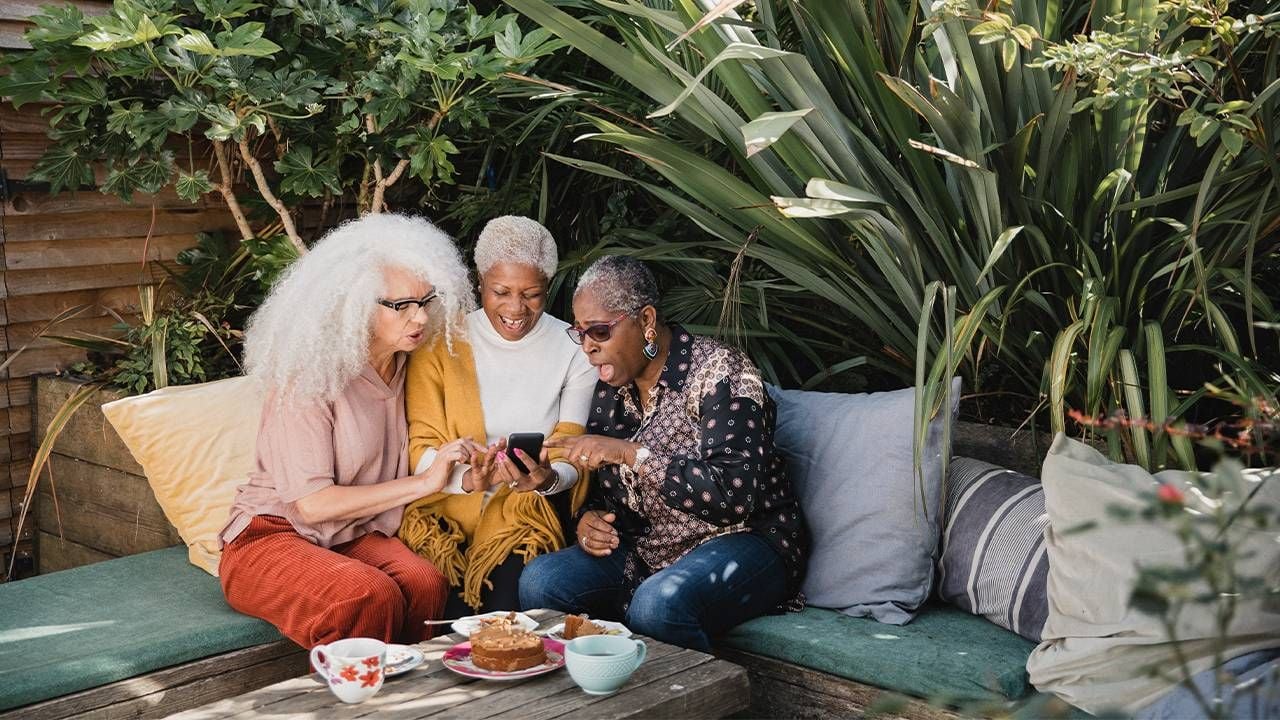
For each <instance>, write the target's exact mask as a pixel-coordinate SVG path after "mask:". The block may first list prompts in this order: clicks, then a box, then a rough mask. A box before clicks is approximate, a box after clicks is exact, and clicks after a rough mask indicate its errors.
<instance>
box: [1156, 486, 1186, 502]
mask: <svg viewBox="0 0 1280 720" xmlns="http://www.w3.org/2000/svg"><path fill="white" fill-rule="evenodd" d="M1156 497H1158V498H1160V502H1162V503H1168V504H1169V505H1181V504H1182V501H1183V495H1182V491H1181V490H1179V489H1178V488H1176V487H1174V486H1173V485H1169V484H1168V483H1161V484H1160V488H1159V489H1158V490H1156Z"/></svg>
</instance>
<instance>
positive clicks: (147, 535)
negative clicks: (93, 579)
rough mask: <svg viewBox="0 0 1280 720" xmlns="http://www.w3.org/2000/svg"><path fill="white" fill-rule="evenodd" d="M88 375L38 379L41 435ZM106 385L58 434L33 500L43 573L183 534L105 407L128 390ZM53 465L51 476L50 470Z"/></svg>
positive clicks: (173, 540)
mask: <svg viewBox="0 0 1280 720" xmlns="http://www.w3.org/2000/svg"><path fill="white" fill-rule="evenodd" d="M83 384H84V381H83V380H73V379H68V378H65V377H56V376H44V377H38V378H36V379H35V409H36V414H35V418H34V422H33V425H34V429H35V435H36V438H35V442H36V443H37V445H36V446H37V447H38V444H39V443H41V442H43V441H44V435H45V428H46V427H47V426H48V424H49V419H50V418H52V417H53V416H54V414H55V413H56V412H57V411H58V408H60V407H62V404H63V403H64V402H65V401H66V399H67V398H68V397H69V396H70V395H71V394H72V393H74V392H75V391H76V389H77V388H79V387H80V386H81V385H83ZM123 396H124V394H123V393H121V392H119V391H115V390H100V391H98V393H97V394H96V396H95V397H93V398H91V399H90V400H89V401H88V402H87V403H85V404H84V405H83V406H82V407H81V408H80V410H79V411H77V412H76V414H75V415H74V416H73V417H72V418H71V421H70V422H69V423H68V424H67V427H66V429H65V430H64V431H63V433H62V434H61V435H60V436H59V437H58V441H57V443H56V444H55V445H54V451H53V454H52V455H51V456H50V457H49V465H48V468H46V470H45V472H44V473H43V474H42V475H41V476H40V481H39V484H38V486H37V492H36V497H35V500H34V503H35V507H34V508H33V511H34V512H33V517H28V519H27V522H28V523H31V522H33V520H34V524H35V528H36V535H35V540H36V567H37V568H38V572H39V573H41V574H44V573H48V572H54V571H57V570H66V569H68V568H73V567H77V566H80V565H88V564H90V563H95V562H99V561H102V560H110V559H111V558H115V557H121V556H124V555H133V554H136V553H141V552H147V551H149V550H159V549H160V548H165V547H169V546H170V545H177V544H178V543H180V542H182V538H181V537H179V536H178V531H177V530H175V529H174V527H173V526H172V525H170V524H169V521H168V520H166V519H165V517H164V513H163V512H162V511H161V510H160V506H159V505H158V504H157V503H156V498H155V495H153V494H152V492H151V487H150V486H149V485H148V484H147V479H146V478H145V477H143V475H142V468H141V467H139V466H138V463H136V462H135V461H134V459H133V455H131V454H130V453H129V449H128V448H127V447H125V445H124V443H123V442H122V441H121V440H120V436H119V435H117V434H116V431H115V430H114V429H113V428H112V427H111V423H109V422H107V419H106V418H105V417H104V416H103V415H102V410H101V409H99V408H100V406H101V405H102V404H103V403H107V402H110V401H112V400H116V399H118V398H120V397H123ZM50 470H51V471H52V477H50Z"/></svg>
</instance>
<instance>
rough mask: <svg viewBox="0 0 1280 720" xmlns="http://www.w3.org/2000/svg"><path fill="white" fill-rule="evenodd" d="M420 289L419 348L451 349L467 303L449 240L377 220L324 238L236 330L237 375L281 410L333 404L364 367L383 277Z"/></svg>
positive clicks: (395, 218)
mask: <svg viewBox="0 0 1280 720" xmlns="http://www.w3.org/2000/svg"><path fill="white" fill-rule="evenodd" d="M391 268H396V269H399V270H402V271H404V272H406V273H408V274H409V275H411V276H413V277H416V278H419V279H421V280H423V281H425V282H428V283H430V284H431V285H432V286H433V287H434V288H435V290H436V292H437V293H439V297H438V298H437V299H436V300H435V301H433V302H432V303H431V305H430V307H429V308H428V311H427V315H428V320H427V327H426V329H425V331H424V333H423V335H424V338H425V340H424V342H426V343H430V342H431V341H432V340H433V339H434V338H436V337H437V336H438V335H439V334H440V333H441V332H443V333H444V336H445V341H446V342H447V343H449V347H450V350H452V339H453V337H454V336H455V334H456V333H460V332H462V319H463V316H464V315H465V314H466V313H468V312H470V311H472V310H474V309H475V306H476V302H475V298H474V296H473V295H472V293H471V284H470V282H469V279H468V277H467V268H466V267H465V266H464V265H463V263H462V257H461V255H460V254H459V253H458V249H457V247H456V246H455V245H454V244H453V240H451V239H450V238H449V236H448V235H446V234H445V233H444V232H442V231H441V230H439V229H438V228H436V226H435V225H432V224H431V223H430V222H428V221H427V220H426V219H424V218H420V217H409V216H406V215H395V214H390V213H379V214H373V215H366V216H364V217H362V218H360V219H358V220H352V221H349V222H347V223H344V224H343V225H340V226H339V227H337V228H334V229H333V230H331V231H330V232H329V233H328V234H327V235H325V236H324V237H323V238H322V239H321V240H320V241H319V242H317V243H316V245H315V247H313V248H312V249H311V252H309V253H307V254H306V255H304V256H303V257H301V258H299V259H298V260H297V261H296V262H294V263H293V265H292V266H291V267H290V268H289V269H288V270H287V271H285V273H284V274H283V275H282V276H281V278H280V280H279V281H278V282H277V283H276V285H275V287H274V288H272V290H271V294H270V295H269V296H268V297H267V299H266V301H265V302H264V303H262V306H261V307H260V308H258V311H257V312H256V313H254V314H253V317H252V318H250V320H249V324H248V327H247V329H246V331H245V333H246V334H245V343H244V344H245V353H244V355H245V369H246V372H248V374H250V375H253V376H256V377H258V378H259V379H260V380H261V381H262V382H263V384H264V386H265V387H266V388H268V389H269V390H271V391H273V392H274V393H275V394H276V398H277V399H278V400H279V401H281V402H287V403H295V402H296V403H307V402H315V401H321V400H323V401H329V402H331V401H333V400H335V399H337V397H338V396H339V395H340V394H342V391H343V389H344V388H346V386H347V383H349V382H351V381H352V380H353V379H355V377H356V376H357V375H359V374H360V372H361V371H362V370H363V369H364V367H365V365H366V364H367V363H368V362H369V342H370V339H371V337H372V334H373V320H374V313H375V312H377V311H378V304H377V301H378V298H379V297H380V296H381V294H382V292H383V283H384V272H385V271H386V270H388V269H391Z"/></svg>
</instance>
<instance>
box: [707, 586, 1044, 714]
mask: <svg viewBox="0 0 1280 720" xmlns="http://www.w3.org/2000/svg"><path fill="white" fill-rule="evenodd" d="M721 644H722V645H724V646H727V647H730V648H733V649H736V650H743V651H746V652H752V653H756V654H757V655H764V656H767V657H771V658H775V659H777V660H781V661H784V662H788V663H791V664H793V665H800V666H802V667H806V668H811V669H814V670H820V671H822V672H825V673H830V674H832V675H837V676H839V677H842V678H846V679H848V680H853V681H855V682H859V683H862V684H864V685H873V686H875V687H878V688H883V689H886V690H893V691H896V692H899V693H902V694H904V695H912V696H915V697H920V698H929V699H934V698H938V699H945V700H947V701H950V702H968V701H981V700H1001V699H1017V698H1021V697H1023V696H1026V695H1029V694H1030V693H1032V692H1033V688H1032V687H1031V684H1030V683H1029V682H1028V680H1027V669H1026V665H1027V656H1028V655H1030V654H1031V649H1032V648H1034V647H1035V643H1033V642H1031V641H1030V640H1026V639H1024V638H1021V637H1019V636H1017V635H1015V634H1014V633H1011V632H1009V631H1007V630H1005V629H1003V628H1001V627H998V626H996V625H993V624H992V623H990V622H988V621H986V620H985V619H983V618H981V617H977V616H975V615H970V614H968V613H966V612H963V611H961V610H957V609H955V608H952V607H948V606H945V605H931V606H929V607H927V608H926V609H925V610H924V611H923V612H922V613H920V615H919V616H917V617H916V619H915V620H912V621H911V622H910V623H908V624H907V625H885V624H882V623H878V622H876V621H874V620H870V619H867V618H853V617H849V616H847V615H843V614H841V613H838V612H836V611H834V610H823V609H820V608H805V609H804V610H802V611H801V612H798V613H787V614H785V615H767V616H765V617H761V618H756V619H755V620H752V621H750V622H747V623H744V624H742V625H739V626H738V627H736V628H734V629H733V630H731V631H730V632H729V634H728V635H726V636H725V637H724V639H723V640H722V641H721Z"/></svg>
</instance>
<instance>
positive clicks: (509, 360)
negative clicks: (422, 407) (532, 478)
mask: <svg viewBox="0 0 1280 720" xmlns="http://www.w3.org/2000/svg"><path fill="white" fill-rule="evenodd" d="M466 324H467V342H468V343H469V344H470V345H471V354H472V357H473V358H474V359H475V365H476V380H477V382H478V383H479V385H480V407H481V410H482V411H483V412H484V431H485V435H486V436H487V437H486V438H485V439H486V441H487V442H488V443H489V444H490V445H492V444H494V443H496V442H497V441H498V440H499V439H500V438H505V437H507V436H508V435H511V434H512V433H518V432H540V433H542V434H543V436H546V437H550V435H551V431H552V430H553V429H554V428H555V426H556V425H557V424H558V423H561V422H571V423H577V424H578V425H583V426H585V425H586V424H587V413H588V412H589V410H590V408H591V393H592V391H593V390H594V389H595V386H596V379H597V377H596V371H595V368H593V367H591V363H589V362H587V356H586V355H585V354H583V352H582V349H581V348H579V347H578V346H577V345H575V344H574V343H573V341H572V340H570V339H569V336H568V335H566V334H565V332H564V329H565V328H567V327H569V323H566V322H565V321H563V320H560V319H557V318H554V317H552V316H550V315H548V314H546V313H543V314H542V316H541V317H540V318H539V319H538V324H537V325H535V326H534V327H533V329H532V330H530V331H529V334H528V335H525V336H524V337H522V338H520V339H519V340H516V341H514V342H512V341H510V340H507V339H506V338H504V337H502V336H501V335H499V334H498V331H497V330H495V329H494V327H493V323H491V322H489V318H488V316H486V315H485V314H484V308H479V309H477V310H475V311H473V312H471V313H469V314H468V315H467V319H466ZM435 457H436V450H435V448H429V449H428V450H427V451H426V452H424V453H423V454H422V458H421V459H420V460H419V461H418V467H417V470H416V472H419V473H421V472H424V471H425V470H426V469H427V468H428V467H430V465H431V462H432V461H433V460H435ZM470 467H471V466H470V465H466V464H463V463H459V464H457V465H455V466H454V469H453V474H452V476H451V477H450V479H449V484H448V485H446V486H445V487H444V490H443V492H446V493H455V494H458V493H463V492H465V491H464V490H463V489H462V476H463V474H464V473H465V472H466V471H467V470H468V469H469V468H470ZM551 468H552V469H553V470H555V471H556V473H557V474H558V475H559V476H560V485H559V487H557V488H556V492H558V493H559V492H564V491H565V490H568V489H569V488H571V487H573V486H574V484H576V483H577V482H578V471H577V470H576V469H575V468H574V467H573V465H570V464H569V463H565V462H556V463H552V465H551Z"/></svg>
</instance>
